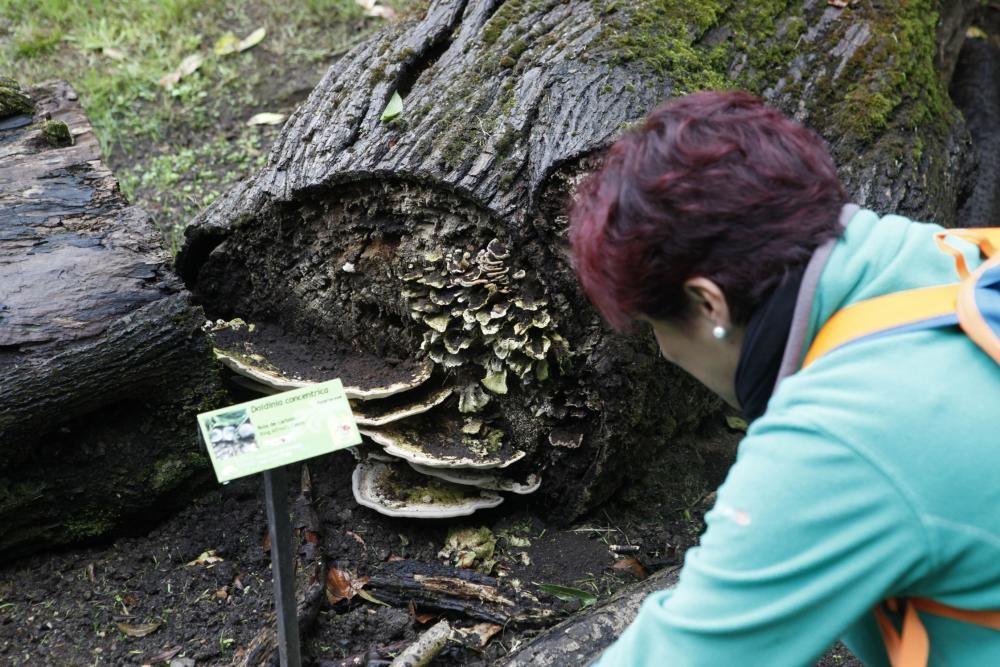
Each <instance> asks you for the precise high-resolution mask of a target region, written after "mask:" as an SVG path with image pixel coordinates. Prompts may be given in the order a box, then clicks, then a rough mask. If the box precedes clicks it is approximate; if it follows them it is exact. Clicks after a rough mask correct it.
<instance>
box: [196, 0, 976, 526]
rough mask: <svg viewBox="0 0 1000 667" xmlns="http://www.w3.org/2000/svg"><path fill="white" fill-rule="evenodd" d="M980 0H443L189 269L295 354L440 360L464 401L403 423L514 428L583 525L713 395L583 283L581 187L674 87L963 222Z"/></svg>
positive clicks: (401, 37)
mask: <svg viewBox="0 0 1000 667" xmlns="http://www.w3.org/2000/svg"><path fill="white" fill-rule="evenodd" d="M975 5H976V3H975V2H973V1H972V0H964V1H963V2H956V3H952V2H940V1H934V0H917V1H914V0H908V1H906V2H903V1H902V0H894V1H891V2H887V3H879V4H878V5H874V4H872V3H853V4H852V5H851V6H849V7H847V8H843V9H838V8H836V7H833V6H831V5H830V3H828V2H826V0H805V1H804V2H800V3H787V2H762V3H745V2H735V1H734V0H717V1H715V2H709V3H706V2H662V1H652V0H641V1H637V2H630V3H624V2H595V1H593V0H534V1H531V2H526V1H522V0H507V1H501V0H478V1H476V0H470V1H464V0H437V1H435V2H432V3H431V4H430V7H429V9H428V10H427V14H426V16H425V18H424V19H423V20H420V21H413V22H404V23H399V24H396V25H392V26H390V27H388V28H387V29H385V30H384V31H382V32H381V33H380V34H378V35H376V36H375V37H373V38H371V39H369V40H367V41H365V42H364V43H362V44H360V45H359V46H357V47H356V48H355V49H354V50H352V51H351V52H350V53H349V54H348V55H346V56H345V57H344V58H343V59H342V60H341V61H340V62H338V63H337V64H336V65H335V66H333V67H332V68H331V69H330V70H329V72H328V73H327V74H326V76H325V77H324V78H323V80H322V81H321V82H320V83H319V85H318V86H317V88H316V89H315V90H314V91H313V93H312V95H311V96H310V98H309V99H308V100H307V101H306V102H305V103H304V104H303V105H302V106H301V107H300V108H299V109H298V110H297V111H296V112H295V113H294V114H293V115H292V117H291V118H290V119H289V121H288V122H287V124H286V125H285V128H284V130H283V131H282V134H281V136H280V138H279V139H278V141H277V143H276V144H275V146H274V148H273V150H272V152H271V154H270V157H269V160H268V163H267V165H266V166H265V167H264V168H263V169H262V170H261V171H260V172H259V173H258V174H256V175H255V176H254V177H253V178H251V179H249V180H247V181H244V182H243V183H241V184H240V185H238V186H236V187H235V188H234V189H232V190H231V191H230V192H228V193H227V194H225V195H224V196H222V197H220V198H219V199H218V200H217V201H216V202H215V203H214V204H213V205H212V206H211V207H209V208H208V209H207V210H206V211H204V212H203V213H202V214H200V215H199V216H198V217H197V218H195V219H194V220H193V221H192V222H191V224H190V225H189V226H188V228H187V230H186V233H185V242H184V245H183V247H182V249H181V252H180V254H179V256H178V259H177V268H178V270H179V272H180V273H181V275H182V276H183V278H184V280H185V281H186V282H187V284H188V285H189V286H190V287H191V288H192V290H193V291H194V293H195V294H196V295H197V298H198V299H200V301H201V302H202V303H203V304H204V305H205V307H206V309H207V310H208V311H209V313H210V314H211V316H212V317H219V318H224V319H231V318H234V317H240V318H243V319H245V320H247V321H250V322H255V323H258V324H262V325H267V326H271V327H278V326H279V325H280V337H279V338H280V339H281V340H283V345H285V346H286V347H288V348H293V347H295V346H301V345H304V344H307V342H308V341H328V343H327V344H329V345H332V346H339V347H340V348H341V349H346V350H350V351H351V353H352V354H358V355H374V356H376V357H380V358H383V359H406V360H414V359H422V360H429V361H430V362H431V363H433V364H434V367H435V370H434V375H435V376H436V377H437V378H438V379H437V380H436V381H437V382H439V383H441V384H442V385H443V386H447V387H451V388H453V389H454V394H453V396H451V397H450V398H448V399H447V400H446V401H445V402H444V403H442V404H441V405H439V406H436V407H434V408H433V409H432V410H431V411H429V412H428V413H427V415H426V419H419V421H411V420H406V421H402V422H399V428H398V429H394V432H395V433H401V432H404V431H405V433H406V435H407V438H409V437H410V435H413V433H412V432H413V430H414V429H418V432H417V433H416V434H415V435H416V437H417V440H419V441H442V440H445V439H447V438H451V439H452V440H453V441H454V440H455V439H456V438H458V437H460V436H458V435H457V434H460V433H462V431H463V429H464V428H466V427H469V426H470V424H471V422H473V421H474V422H476V423H479V424H481V425H482V428H484V429H490V431H489V432H490V433H492V432H494V431H495V432H499V433H500V434H501V435H502V442H503V443H504V447H510V448H512V451H523V452H525V457H524V459H523V460H522V461H519V462H518V463H517V464H516V470H515V469H514V468H513V467H512V476H513V477H519V478H521V479H524V478H525V477H527V475H528V474H530V473H538V474H540V475H541V477H542V479H543V483H542V486H541V489H540V490H539V491H538V493H540V494H543V495H544V496H545V501H544V503H542V504H541V505H543V506H544V507H547V508H549V511H550V512H551V513H552V514H553V515H554V516H555V517H558V518H562V519H566V520H569V519H572V518H573V517H575V516H578V515H579V514H580V513H581V512H583V511H586V510H587V509H588V508H591V507H593V506H594V505H595V504H596V503H598V502H600V501H602V500H603V499H605V498H606V497H607V496H608V495H609V494H610V493H611V492H612V491H614V490H615V489H616V488H617V487H618V486H619V485H620V484H621V482H622V479H623V478H624V476H625V475H626V474H628V473H629V472H630V471H631V472H633V473H639V472H641V470H642V468H643V463H644V461H645V460H646V455H647V454H648V453H649V452H650V450H651V448H657V447H664V446H665V445H667V443H669V442H670V441H671V439H672V437H673V436H674V435H675V434H677V433H679V432H680V431H679V429H681V428H682V427H683V426H685V425H686V424H692V423H694V422H697V421H698V420H699V419H700V418H701V417H702V416H703V415H704V414H705V413H706V412H707V411H708V410H709V409H711V408H713V407H714V406H715V405H716V402H715V400H714V399H713V398H711V397H709V396H708V395H707V394H706V393H704V392H702V391H700V390H698V389H696V388H695V386H694V383H693V381H691V380H690V379H688V378H687V377H686V376H684V375H683V374H682V373H680V372H678V371H676V370H674V369H672V368H670V367H668V366H667V365H666V364H665V363H663V362H662V360H660V359H659V357H658V354H657V350H656V347H655V344H654V343H653V341H652V340H651V339H649V338H643V337H633V338H626V337H622V336H618V335H614V334H613V333H611V332H610V331H609V330H608V329H607V328H606V327H605V326H603V325H602V323H601V322H600V321H599V319H598V318H597V317H596V316H595V314H594V312H593V310H592V309H591V308H590V307H589V306H588V304H587V303H586V301H585V299H584V298H583V297H582V295H581V294H580V292H579V290H578V289H577V285H576V281H575V278H574V275H573V272H572V270H571V267H570V264H569V259H568V253H567V247H566V241H565V231H566V230H565V221H566V218H565V205H566V203H567V199H568V196H569V193H570V192H571V191H572V189H573V188H574V186H575V184H576V183H577V182H578V181H579V178H580V176H581V174H582V173H584V172H585V171H586V170H587V169H589V168H591V167H593V166H594V165H595V164H597V161H598V159H599V156H600V153H601V151H602V149H604V148H605V147H607V146H608V145H609V143H610V142H611V141H612V140H613V139H614V137H615V136H616V135H617V134H618V133H619V132H620V131H621V130H622V129H623V128H625V127H627V126H628V125H629V124H630V123H632V122H635V121H636V120H638V119H640V118H642V117H643V116H644V115H645V114H646V113H647V112H648V111H649V110H650V109H652V108H653V107H654V106H655V105H656V104H657V103H658V102H659V101H661V100H662V99H664V98H666V97H668V96H671V95H677V94H681V93H685V92H689V91H693V90H697V89H701V88H708V87H723V86H732V85H737V86H741V87H744V88H748V89H750V90H752V91H755V92H757V93H759V94H760V95H762V96H763V97H764V98H765V99H766V100H768V101H769V102H771V103H773V104H775V105H776V106H778V107H780V108H782V109H784V110H785V111H786V112H789V113H791V114H792V115H794V116H795V117H796V118H798V119H800V120H801V121H803V122H804V123H806V124H807V125H809V126H811V127H813V128H814V129H816V130H817V131H819V132H821V133H822V134H823V135H824V136H825V137H826V139H827V140H828V141H829V143H830V145H831V148H832V151H833V153H834V155H835V157H836V158H837V159H838V161H839V162H840V164H841V165H842V173H843V177H844V179H845V182H846V184H847V186H848V188H849V190H850V191H851V192H852V194H853V198H854V199H855V201H857V202H859V203H861V204H865V205H869V206H871V207H873V208H876V209H879V210H883V211H886V212H889V211H894V212H900V213H904V214H910V215H912V216H914V217H916V218H921V219H931V220H936V221H940V222H943V223H946V224H949V223H951V222H953V221H954V219H955V208H956V197H957V193H958V192H959V191H960V189H962V188H963V187H966V183H965V180H963V179H967V178H968V177H969V168H968V164H969V163H968V161H967V158H968V156H969V151H968V142H967V133H966V131H965V128H964V125H963V121H962V118H961V115H960V114H959V113H958V112H957V111H956V110H955V108H954V107H953V106H952V104H951V102H950V99H949V98H948V94H947V88H948V78H949V77H950V74H951V71H952V70H953V66H954V60H955V58H956V57H957V48H956V45H957V44H960V42H961V36H962V35H963V34H964V31H965V29H966V27H967V25H968V22H969V20H970V17H971V13H972V11H974V8H975ZM956 36H957V37H956ZM939 45H940V48H939ZM396 93H398V94H399V96H400V97H401V98H402V109H401V110H398V109H395V108H394V109H392V110H391V111H392V113H384V111H385V110H386V107H387V105H388V104H389V102H390V100H391V99H393V96H394V95H395V94H396ZM394 106H395V105H394ZM313 349H314V350H315V349H317V347H316V346H315V345H314V346H313ZM330 371H331V375H337V374H338V373H337V370H336V369H335V368H331V369H330ZM415 419H416V418H415ZM418 423H419V424H420V426H419V427H417V426H414V424H418ZM419 429H423V431H420V430H419ZM676 456H677V459H676V460H677V465H676V470H677V482H678V483H680V481H681V480H683V479H685V478H687V479H690V478H691V477H697V475H698V470H697V465H698V464H697V463H695V462H693V460H694V459H696V458H697V457H692V456H690V455H689V453H684V452H677V453H676ZM414 462H416V463H418V465H421V464H423V463H424V462H423V461H414Z"/></svg>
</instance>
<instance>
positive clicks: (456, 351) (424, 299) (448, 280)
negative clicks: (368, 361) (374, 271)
mask: <svg viewBox="0 0 1000 667" xmlns="http://www.w3.org/2000/svg"><path fill="white" fill-rule="evenodd" d="M509 260H510V252H509V251H508V250H507V248H506V247H505V246H504V244H503V243H501V242H500V241H499V239H493V240H492V241H490V242H489V243H488V244H486V246H485V247H484V248H482V249H480V250H479V251H478V252H476V253H475V254H473V253H472V252H471V251H470V250H466V249H461V248H458V249H452V250H450V251H447V252H442V253H427V254H425V255H424V257H423V263H422V265H420V266H418V265H417V264H415V263H414V264H410V265H409V266H408V267H407V270H406V272H405V273H404V274H403V275H402V276H401V277H402V279H403V280H404V281H405V282H406V283H407V286H406V287H405V288H404V290H403V297H404V298H405V299H406V302H407V306H408V308H409V310H410V315H411V317H412V318H413V319H415V320H417V321H419V322H422V323H423V324H424V326H425V327H426V328H427V330H426V331H425V332H424V335H423V342H422V343H421V346H420V349H421V350H422V351H423V352H424V353H425V354H427V356H428V358H430V359H431V360H432V361H433V362H434V363H436V364H440V365H441V366H443V367H444V368H446V369H449V368H457V367H459V366H465V365H469V364H473V365H476V366H479V367H480V368H481V372H482V376H481V378H480V380H479V384H470V385H467V386H466V387H464V388H463V389H462V391H461V392H460V395H459V410H460V411H461V412H465V413H471V412H478V411H479V410H480V409H482V408H483V407H484V406H485V405H486V404H487V403H488V402H489V400H490V394H489V393H486V391H484V389H485V390H488V391H489V392H490V393H492V394H500V395H503V394H506V393H507V391H508V380H509V375H513V376H515V377H516V378H517V379H518V380H519V381H520V382H521V383H522V384H523V385H531V384H533V383H538V382H542V381H545V380H547V379H548V377H549V373H550V360H551V359H555V360H556V361H557V362H558V361H559V360H560V359H562V358H564V357H565V356H566V354H567V345H566V341H565V340H564V339H563V338H562V336H560V335H559V334H558V333H557V332H556V330H555V326H554V324H553V320H552V317H551V315H550V314H549V311H548V308H547V307H548V305H549V304H548V299H547V298H546V297H545V295H544V292H543V290H542V288H541V286H540V285H538V283H537V282H536V281H535V280H533V279H532V277H531V276H529V274H528V272H527V271H526V270H524V269H517V270H513V269H512V267H511V266H510V264H509Z"/></svg>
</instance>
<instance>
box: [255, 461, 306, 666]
mask: <svg viewBox="0 0 1000 667" xmlns="http://www.w3.org/2000/svg"><path fill="white" fill-rule="evenodd" d="M264 504H265V505H267V527H268V532H269V534H270V536H271V577H272V579H273V580H274V612H275V616H276V618H277V623H278V656H279V657H280V659H281V667H301V666H302V652H301V649H300V648H299V619H298V614H297V606H296V604H295V579H294V578H293V576H292V527H291V523H290V522H289V520H288V475H287V474H286V473H285V467H284V466H278V467H277V468H272V469H271V470H265V471H264Z"/></svg>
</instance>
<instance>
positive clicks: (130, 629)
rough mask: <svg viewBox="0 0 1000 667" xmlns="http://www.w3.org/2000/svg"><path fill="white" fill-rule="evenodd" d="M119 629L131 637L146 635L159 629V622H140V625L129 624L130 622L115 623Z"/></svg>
mask: <svg viewBox="0 0 1000 667" xmlns="http://www.w3.org/2000/svg"><path fill="white" fill-rule="evenodd" d="M115 625H117V626H118V629H119V630H121V631H122V632H124V633H125V634H126V635H128V636H129V637H145V636H146V635H149V634H152V633H154V632H156V631H157V629H159V627H160V624H159V623H140V624H139V625H129V624H128V623H115Z"/></svg>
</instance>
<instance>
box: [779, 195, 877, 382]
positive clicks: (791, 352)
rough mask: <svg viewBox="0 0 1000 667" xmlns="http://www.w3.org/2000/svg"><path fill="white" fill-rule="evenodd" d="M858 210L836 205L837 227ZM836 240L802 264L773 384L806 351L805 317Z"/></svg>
mask: <svg viewBox="0 0 1000 667" xmlns="http://www.w3.org/2000/svg"><path fill="white" fill-rule="evenodd" d="M859 210H861V207H860V206H858V205H857V204H845V205H844V207H843V208H841V209H840V225H841V227H844V228H846V227H847V223H849V222H850V221H851V218H853V217H854V214H855V213H857V212H858V211H859ZM838 241H839V237H836V238H832V239H830V240H828V241H826V242H825V243H823V245H821V246H819V247H818V248H816V250H815V251H814V252H813V256H812V257H811V258H810V259H809V263H808V264H807V265H806V270H805V273H804V274H803V275H802V284H801V285H800V286H799V295H798V297H797V298H796V300H795V312H794V314H793V315H792V327H791V329H790V330H789V332H788V342H787V343H786V344H785V352H784V354H783V355H782V357H781V367H780V368H779V370H778V379H777V381H776V382H775V388H777V386H778V385H780V384H781V381H782V380H784V379H785V378H786V377H788V376H789V375H791V374H792V373H795V372H796V371H797V370H799V367H800V366H801V365H802V359H803V357H804V356H805V353H806V349H805V346H806V337H807V336H808V335H809V321H810V317H811V315H812V310H813V302H814V300H815V298H816V288H817V287H819V278H820V276H821V275H822V274H823V269H824V268H826V262H827V260H828V259H830V253H832V252H833V247H834V246H835V245H836V244H837V242H838Z"/></svg>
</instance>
